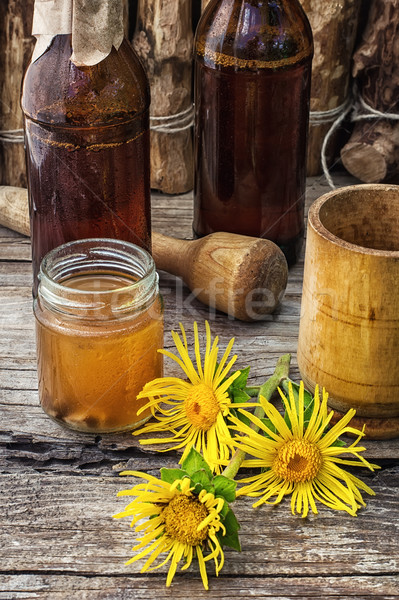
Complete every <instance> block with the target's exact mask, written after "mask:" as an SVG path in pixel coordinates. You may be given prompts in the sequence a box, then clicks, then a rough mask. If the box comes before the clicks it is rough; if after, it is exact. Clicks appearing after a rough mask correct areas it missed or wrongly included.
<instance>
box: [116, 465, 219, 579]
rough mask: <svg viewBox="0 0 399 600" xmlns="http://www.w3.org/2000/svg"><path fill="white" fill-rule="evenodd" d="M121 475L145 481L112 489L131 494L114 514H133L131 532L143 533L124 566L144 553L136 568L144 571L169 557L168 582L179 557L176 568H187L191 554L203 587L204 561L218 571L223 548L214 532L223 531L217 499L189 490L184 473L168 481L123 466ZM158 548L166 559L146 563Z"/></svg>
mask: <svg viewBox="0 0 399 600" xmlns="http://www.w3.org/2000/svg"><path fill="white" fill-rule="evenodd" d="M121 475H133V476H135V477H142V478H144V479H146V480H147V482H146V483H140V484H138V485H135V486H134V487H133V488H132V489H130V490H124V491H122V492H119V493H118V496H136V498H135V499H134V500H133V502H131V503H130V504H129V505H128V506H127V507H126V508H125V510H124V511H123V512H121V513H118V514H117V515H114V517H115V518H117V519H119V518H122V517H133V520H132V522H131V527H134V526H135V525H136V528H135V530H136V532H143V535H142V537H140V538H138V540H137V542H138V543H137V545H136V546H134V547H133V548H132V551H133V552H137V551H139V554H137V555H136V556H134V557H133V558H131V559H130V560H129V561H128V562H127V563H126V565H129V564H131V563H133V562H135V561H137V560H141V559H142V558H144V557H147V560H146V562H145V564H144V566H143V567H142V569H141V573H145V572H146V571H152V570H154V569H158V568H160V567H162V566H164V565H165V564H166V563H168V562H170V566H169V571H168V575H167V579H166V586H167V587H169V586H170V584H171V583H172V579H173V577H174V575H175V573H176V569H177V566H178V563H179V562H180V561H181V560H182V559H183V560H184V561H185V564H184V565H183V567H182V570H185V569H188V568H189V566H190V565H191V563H192V560H193V557H194V556H196V557H197V558H198V563H199V568H200V573H201V578H202V582H203V584H204V587H205V589H208V576H207V572H206V564H205V563H206V562H208V561H210V560H213V561H214V563H215V571H216V575H218V573H219V571H220V569H221V568H222V566H223V562H224V553H223V550H222V547H221V545H220V542H219V539H218V537H217V534H218V533H219V532H221V533H222V534H223V535H224V534H225V533H226V529H225V527H224V525H223V523H222V522H221V516H220V512H221V511H222V509H223V505H224V500H223V498H215V496H214V495H213V494H211V493H209V492H207V491H206V490H205V489H202V490H201V491H200V493H199V494H198V495H195V494H193V489H194V487H193V486H192V483H191V481H190V479H189V478H188V477H186V478H183V479H176V480H175V481H174V482H173V483H168V482H166V481H162V480H161V479H157V478H156V477H152V476H151V475H147V474H146V473H141V472H137V471H125V472H124V473H121ZM143 520H144V521H143ZM137 523H139V524H138V525H137ZM162 553H167V556H166V558H165V559H164V560H163V561H162V562H161V563H160V564H157V565H156V566H152V565H153V563H154V561H156V559H157V558H158V557H159V556H160V555H161V554H162Z"/></svg>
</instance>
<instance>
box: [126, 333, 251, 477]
mask: <svg viewBox="0 0 399 600" xmlns="http://www.w3.org/2000/svg"><path fill="white" fill-rule="evenodd" d="M205 326H206V348H205V355H204V360H203V364H202V361H201V354H200V345H199V339H198V328H197V323H194V352H195V362H196V368H195V366H194V364H193V362H192V360H191V358H190V356H189V353H188V345H187V338H186V333H185V331H184V328H183V326H182V325H181V324H180V329H181V332H182V339H180V337H179V335H178V334H177V333H175V332H174V331H172V336H173V341H174V343H175V345H176V348H177V350H178V352H179V355H180V356H175V355H174V354H172V353H171V352H168V351H167V350H159V352H162V353H163V354H164V355H165V356H168V357H169V358H171V359H172V360H174V361H175V362H176V363H177V364H178V365H179V366H180V368H181V369H182V371H183V372H184V374H185V375H186V377H187V378H188V381H186V380H183V379H180V378H178V377H162V378H160V379H154V381H152V382H150V383H148V384H146V385H145V386H144V388H143V390H142V391H141V392H140V394H139V395H138V398H149V402H148V403H147V404H146V405H145V406H143V407H142V408H141V409H140V410H139V411H138V414H140V413H141V412H143V411H144V410H146V409H147V408H149V407H150V409H151V412H152V414H153V416H154V417H155V419H156V420H157V422H156V423H154V422H150V423H147V424H146V425H145V426H144V427H143V428H142V429H140V430H139V431H137V430H136V431H135V432H134V435H142V434H143V433H155V432H157V433H158V432H163V431H170V432H172V433H173V436H172V437H167V438H162V439H161V438H155V439H144V440H140V443H141V444H160V443H168V444H174V445H173V446H172V447H171V448H168V450H177V449H180V448H183V447H184V448H185V450H184V452H183V456H182V458H181V461H180V462H182V461H184V459H185V457H186V456H187V454H188V452H189V450H190V448H191V447H194V448H195V449H196V450H198V452H202V454H203V457H204V459H205V460H206V462H207V463H208V464H209V466H210V467H211V468H212V469H213V470H214V471H216V472H220V471H221V467H220V463H221V461H226V460H228V459H229V457H230V454H231V451H232V449H233V441H232V437H231V433H230V429H229V427H230V426H231V425H230V424H228V423H226V420H227V419H228V418H229V417H230V416H231V409H232V407H233V406H234V408H238V407H249V406H252V404H248V403H234V405H233V403H232V401H231V399H230V398H229V395H228V393H227V389H228V387H229V386H230V385H231V384H232V383H233V381H234V380H235V379H236V378H237V377H239V375H240V372H239V371H237V372H235V373H233V374H232V375H230V376H229V377H227V376H228V373H229V371H230V369H231V367H232V366H233V364H234V362H235V361H236V358H237V356H233V357H232V358H231V359H230V360H229V362H228V363H227V360H228V358H229V355H230V352H231V349H232V346H233V344H234V339H231V340H230V342H229V343H228V345H227V348H226V350H225V352H224V354H223V357H222V358H221V360H220V362H219V364H218V363H217V358H218V350H219V349H218V337H216V338H215V339H214V340H213V343H212V340H211V332H210V328H209V324H208V322H205ZM226 363H227V364H226ZM165 405H166V406H165ZM168 407H170V408H168Z"/></svg>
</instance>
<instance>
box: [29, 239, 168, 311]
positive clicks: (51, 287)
mask: <svg viewBox="0 0 399 600" xmlns="http://www.w3.org/2000/svg"><path fill="white" fill-rule="evenodd" d="M158 291H159V290H158V274H157V273H156V270H155V263H154V260H153V259H152V257H151V256H150V255H149V254H148V252H146V251H145V250H143V249H142V248H139V247H138V246H135V245H134V244H130V243H128V242H121V241H119V240H112V239H105V238H103V239H102V238H99V239H87V240H78V241H74V242H69V243H67V244H63V245H62V246H59V247H58V248H55V249H54V250H52V251H51V252H49V253H48V254H47V255H46V256H45V257H44V259H43V261H42V264H41V266H40V273H39V289H38V298H39V301H40V302H41V303H43V306H44V307H46V308H47V309H49V310H51V311H53V312H57V313H61V314H63V315H66V316H69V317H74V318H75V319H85V320H97V321H98V320H119V319H123V318H128V317H131V316H132V314H139V313H141V312H143V311H145V310H147V309H148V308H149V307H150V306H151V305H152V303H153V302H154V300H155V298H156V297H157V296H158Z"/></svg>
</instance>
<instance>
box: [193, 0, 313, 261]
mask: <svg viewBox="0 0 399 600" xmlns="http://www.w3.org/2000/svg"><path fill="white" fill-rule="evenodd" d="M312 56H313V42H312V33H311V29H310V25H309V22H308V20H307V18H306V15H305V14H304V12H303V10H302V7H301V5H300V3H299V1H298V0H211V2H210V3H209V5H208V6H207V7H206V9H205V11H204V13H203V15H202V17H201V19H200V22H199V24H198V28H197V33H196V40H195V104H196V118H195V120H196V122H195V160H196V177H195V192H194V198H195V200H194V222H193V230H194V234H195V235H196V236H203V235H206V234H208V233H212V232H214V231H229V232H234V233H241V234H245V235H251V236H256V237H265V238H268V239H270V240H272V241H274V242H275V243H277V244H278V245H279V246H280V247H281V248H282V250H283V251H284V253H285V255H286V257H287V260H288V262H289V264H293V263H295V262H296V260H297V258H298V254H299V251H300V248H301V246H302V242H303V232H304V198H305V185H306V142H307V129H308V117H309V96H310V78H311V61H312Z"/></svg>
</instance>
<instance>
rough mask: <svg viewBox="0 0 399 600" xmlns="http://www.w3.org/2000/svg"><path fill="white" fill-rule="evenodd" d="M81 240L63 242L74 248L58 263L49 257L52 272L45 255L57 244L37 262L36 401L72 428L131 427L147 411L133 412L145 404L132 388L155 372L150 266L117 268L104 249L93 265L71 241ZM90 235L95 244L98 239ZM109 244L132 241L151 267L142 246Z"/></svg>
mask: <svg viewBox="0 0 399 600" xmlns="http://www.w3.org/2000/svg"><path fill="white" fill-rule="evenodd" d="M89 242H90V241H89V240H85V241H83V242H73V243H72V244H66V245H65V247H68V246H70V247H71V248H70V250H72V251H73V253H75V254H74V258H72V259H68V260H67V261H66V262H67V263H68V264H67V267H66V268H63V267H61V269H60V266H59V264H57V266H56V268H55V270H56V271H57V270H58V271H59V270H61V271H62V272H60V273H58V276H57V275H55V276H54V272H51V269H52V267H51V261H53V262H54V254H55V255H57V253H58V254H59V249H56V250H55V251H53V252H50V253H49V255H47V257H49V258H47V257H46V259H45V260H44V261H43V263H44V266H42V268H41V276H40V285H39V297H38V300H37V301H36V302H35V316H36V324H37V327H36V331H37V353H38V377H39V395H40V401H41V405H42V407H43V409H44V410H45V412H46V413H47V414H48V415H50V416H51V417H52V418H54V419H55V420H56V421H58V422H61V423H63V424H65V425H67V426H69V427H72V428H73V429H78V430H84V431H91V432H111V431H121V430H125V429H133V428H135V427H137V426H138V425H140V424H141V423H143V421H145V420H146V419H147V418H148V416H149V414H148V413H147V414H140V416H139V417H138V416H137V414H136V413H137V410H138V408H140V407H141V406H142V405H143V404H144V403H145V400H140V401H138V400H137V398H136V397H137V394H138V393H139V392H140V391H141V389H142V388H143V386H144V385H145V384H146V383H147V382H148V381H151V380H152V379H154V378H156V377H160V376H162V355H161V354H160V353H158V352H157V350H158V349H159V348H162V346H163V309H162V300H161V298H160V296H159V293H158V288H157V276H156V273H155V268H152V271H151V272H150V273H145V274H144V276H143V275H142V274H140V273H127V272H126V269H125V272H122V273H119V272H118V269H117V265H118V261H117V259H118V257H116V258H115V257H113V258H112V260H111V259H110V258H109V256H108V257H107V260H106V261H105V263H104V262H103V265H104V264H105V267H106V268H104V266H103V268H102V269H101V268H100V262H101V261H99V260H98V257H97V259H96V260H97V264H96V265H93V260H91V261H90V260H89V259H88V258H87V256H86V259H85V256H84V253H83V254H82V252H81V251H80V250H79V251H78V249H77V248H76V246H77V245H79V244H80V246H82V244H83V245H84V244H87V243H89ZM97 242H98V243H97V250H98V249H99V248H101V245H102V243H103V241H102V240H98V241H97ZM90 243H91V246H92V247H93V243H94V242H90ZM109 244H111V245H112V246H118V244H120V245H122V246H123V247H124V248H128V249H130V247H132V248H134V249H135V252H137V253H139V256H140V257H142V256H144V257H145V258H146V260H147V262H148V264H149V265H152V266H153V261H152V258H151V257H150V256H149V255H148V254H147V253H146V252H145V251H144V250H142V249H140V248H137V247H135V246H133V245H132V244H124V243H122V242H116V241H115V240H112V241H111V240H108V245H109ZM61 248H63V247H61ZM108 250H109V249H108ZM91 251H92V248H91ZM108 254H109V252H108ZM52 255H53V256H52ZM49 262H50V267H49ZM59 262H60V261H58V263H59ZM61 262H62V261H61ZM79 262H80V263H81V264H80V266H79ZM77 263H78V267H79V268H77ZM86 263H87V264H86ZM72 265H73V269H72ZM107 265H108V266H107ZM94 267H95V268H94ZM125 267H126V265H125ZM145 267H146V265H145ZM71 270H72V271H73V272H72V273H69V271H71ZM143 270H144V271H146V268H145V269H143ZM46 271H47V272H46ZM53 271H54V269H53ZM67 273H68V274H67ZM146 279H148V280H146Z"/></svg>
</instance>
